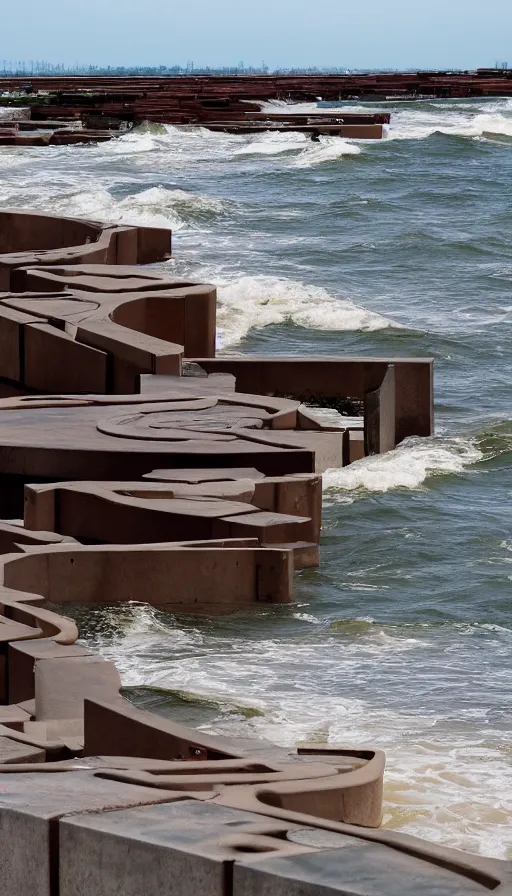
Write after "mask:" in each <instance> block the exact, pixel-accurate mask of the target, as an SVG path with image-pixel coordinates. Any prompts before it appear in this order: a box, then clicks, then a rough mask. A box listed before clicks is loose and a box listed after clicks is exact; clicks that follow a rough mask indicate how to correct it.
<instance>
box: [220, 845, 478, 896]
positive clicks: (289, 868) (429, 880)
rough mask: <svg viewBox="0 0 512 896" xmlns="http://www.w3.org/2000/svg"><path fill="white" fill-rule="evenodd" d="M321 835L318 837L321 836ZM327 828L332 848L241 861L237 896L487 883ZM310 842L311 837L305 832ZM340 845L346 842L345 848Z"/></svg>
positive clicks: (412, 891) (453, 891)
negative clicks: (334, 833)
mask: <svg viewBox="0 0 512 896" xmlns="http://www.w3.org/2000/svg"><path fill="white" fill-rule="evenodd" d="M316 833H317V834H320V837H316V838H314V840H313V842H316V843H317V844H320V843H321V842H322V837H321V835H322V833H324V832H321V831H319V832H316ZM326 833H327V835H328V836H327V837H326V838H325V839H326V842H327V843H333V844H334V842H336V843H337V846H335V847H334V848H331V849H327V850H322V849H321V847H320V850H319V851H318V852H310V853H306V854H304V855H296V856H290V857H287V856H283V857H276V858H268V859H266V858H261V859H258V860H257V861H255V862H237V863H236V864H235V866H234V869H233V892H232V896H473V894H475V896H476V894H484V893H488V892H489V889H488V888H487V887H486V886H483V885H482V884H480V883H478V882H476V881H475V880H468V879H467V878H465V877H462V876H461V875H459V874H456V873H454V872H453V871H449V870H447V869H445V868H441V867H437V866H436V865H434V864H431V863H430V862H428V861H422V860H421V859H417V858H414V857H413V856H409V855H407V854H405V853H403V852H399V851H397V850H394V849H389V848H388V847H386V846H384V845H383V844H381V843H367V842H365V841H363V840H357V839H356V838H355V837H344V838H340V840H341V839H342V840H343V841H345V842H339V841H338V837H337V836H336V835H335V836H334V837H333V835H332V834H329V832H326ZM306 842H307V838H306ZM340 847H341V848H340Z"/></svg>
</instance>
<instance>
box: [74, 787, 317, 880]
mask: <svg viewBox="0 0 512 896" xmlns="http://www.w3.org/2000/svg"><path fill="white" fill-rule="evenodd" d="M269 830H270V832H271V833H270V835H269V833H268V831H269ZM274 830H276V829H275V827H274V828H272V826H269V825H268V824H267V825H266V824H265V822H264V821H262V820H261V819H259V818H258V816H257V815H253V814H252V813H250V812H240V811H236V810H233V809H225V808H223V807H220V806H213V805H210V804H209V803H201V802H193V801H191V800H186V801H183V802H176V803H167V804H165V805H162V806H152V807H147V809H144V808H142V809H133V810H128V811H122V812H109V813H108V814H105V813H102V814H101V815H100V816H95V817H92V816H89V817H87V816H85V817H84V816H82V817H79V816H76V817H75V818H72V819H69V820H64V821H62V822H61V824H60V825H59V847H60V896H82V894H84V893H87V894H89V896H100V894H101V896H140V893H142V892H144V893H145V894H146V896H161V894H162V893H166V892H168V891H169V886H170V882H172V892H175V893H177V894H178V893H179V894H180V896H199V894H201V896H203V894H204V896H226V894H230V893H231V892H232V889H231V879H232V867H233V863H234V862H235V861H236V860H237V859H239V857H242V856H244V854H245V855H246V856H249V855H250V854H251V853H254V852H257V851H258V850H259V849H262V850H263V851H264V852H266V851H267V850H272V849H275V850H277V851H278V852H279V853H280V854H284V855H286V854H291V855H294V854H295V853H297V852H299V853H301V852H303V851H304V850H305V851H307V847H301V846H297V845H295V844H293V843H291V842H287V841H286V839H278V838H273V837H272V836H271V835H272V833H273V832H274ZM127 868H129V869H130V872H131V873H130V874H129V875H127V874H126V869H127Z"/></svg>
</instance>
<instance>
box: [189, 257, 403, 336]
mask: <svg viewBox="0 0 512 896" xmlns="http://www.w3.org/2000/svg"><path fill="white" fill-rule="evenodd" d="M206 277H207V279H209V280H212V281H213V282H215V283H216V284H217V287H218V300H219V304H218V311H217V324H218V326H219V328H220V330H221V331H222V335H221V342H222V344H223V345H230V344H234V343H237V342H240V340H241V339H242V338H243V337H244V336H245V335H246V334H247V333H248V332H249V330H250V329H252V328H253V327H266V326H268V325H269V324H280V323H283V322H285V321H293V323H295V324H297V325H298V326H303V327H310V328H312V329H317V330H340V331H341V330H383V329H386V328H387V327H399V326H400V325H399V324H396V323H394V322H393V321H391V320H389V319H388V318H386V317H382V316H381V315H380V314H377V313H376V312H374V311H368V310H367V309H366V308H361V307H360V306H359V305H356V304H355V303H354V302H352V301H351V300H350V299H346V298H341V297H338V296H333V295H331V294H330V293H328V292H327V290H325V289H323V288H322V287H319V286H309V285H307V284H305V283H301V282H300V281H299V280H289V279H286V278H284V277H266V276H264V275H259V276H253V277H250V276H240V277H237V278H235V279H232V280H227V279H225V278H222V277H219V276H218V273H217V272H214V271H207V272H206Z"/></svg>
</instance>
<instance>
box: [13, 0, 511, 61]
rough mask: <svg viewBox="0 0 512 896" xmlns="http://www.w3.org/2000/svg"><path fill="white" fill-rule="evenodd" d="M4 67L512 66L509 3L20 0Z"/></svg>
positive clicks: (446, 0) (477, 0)
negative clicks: (20, 63)
mask: <svg viewBox="0 0 512 896" xmlns="http://www.w3.org/2000/svg"><path fill="white" fill-rule="evenodd" d="M4 59H7V60H26V61H28V60H30V59H40V60H41V59H45V60H47V61H49V62H52V63H57V62H64V63H65V64H73V63H74V62H80V63H82V62H85V63H93V64H100V65H108V64H110V65H136V64H140V65H177V64H178V65H186V63H187V62H188V61H193V62H194V64H195V65H196V66H197V67H199V66H200V65H210V66H216V65H219V66H220V65H236V64H238V63H239V62H240V61H243V62H244V64H245V65H246V66H249V65H260V64H261V63H262V62H263V61H264V62H265V63H266V64H267V65H268V66H269V67H270V68H271V69H274V68H278V67H293V66H297V67H299V66H300V67H308V66H318V67H328V66H337V67H347V68H379V67H389V68H415V67H418V68H437V67H438V68H445V67H453V68H476V67H479V66H480V67H484V66H493V65H494V63H495V61H496V60H499V61H500V62H503V61H508V62H509V64H510V67H512V0H487V2H485V0H422V2H420V3H418V2H414V0H350V2H347V0H310V2H305V0H257V2H254V0H215V2H212V0H180V2H179V3H178V2H176V0H24V2H23V4H22V5H21V6H20V7H18V6H17V4H15V3H5V9H2V15H1V29H0V68H3V60H4Z"/></svg>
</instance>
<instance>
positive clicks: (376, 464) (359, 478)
mask: <svg viewBox="0 0 512 896" xmlns="http://www.w3.org/2000/svg"><path fill="white" fill-rule="evenodd" d="M482 456H483V455H482V452H481V451H480V449H479V448H478V447H477V446H476V444H475V443H474V442H472V441H471V440H467V439H462V438H460V439H458V438H453V439H448V438H432V439H421V440H420V439H406V440H405V441H404V442H402V444H401V445H399V446H398V447H397V448H395V450H394V451H390V452H388V453H387V454H378V455H374V456H372V457H366V458H364V459H363V460H359V461H356V462H355V463H353V464H350V465H349V466H348V467H343V468H341V469H332V470H327V471H326V472H325V473H324V475H323V485H324V489H337V490H340V491H342V492H344V491H354V490H356V489H364V490H366V491H369V492H387V491H390V490H391V489H395V488H411V489H414V488H419V487H420V486H421V485H422V484H423V482H425V480H426V479H427V478H428V477H429V476H436V475H441V474H449V473H452V474H453V473H462V472H463V471H464V470H465V469H466V467H468V466H470V465H471V464H474V463H477V461H479V460H481V458H482Z"/></svg>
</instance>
